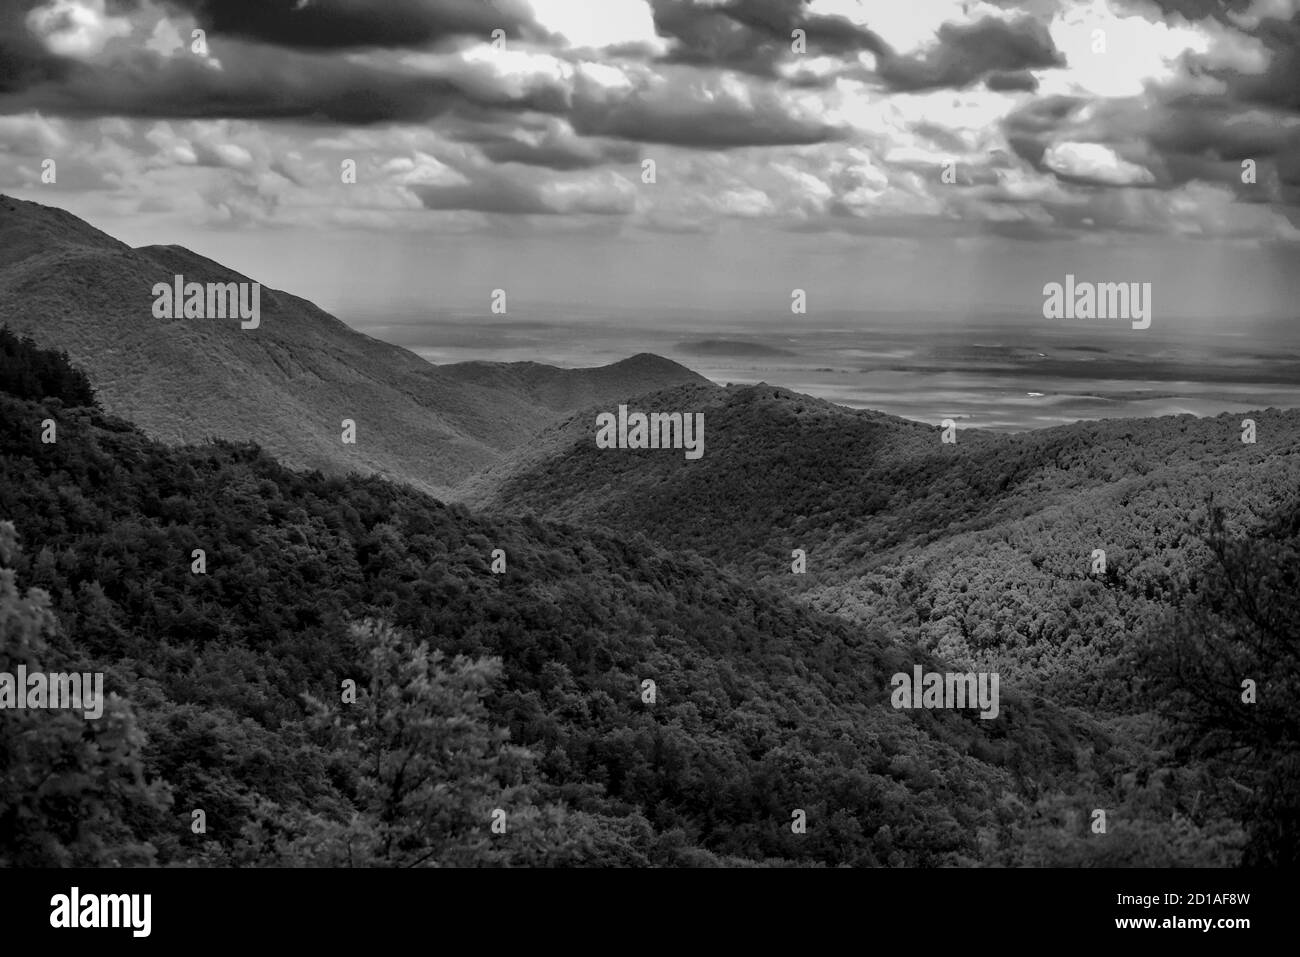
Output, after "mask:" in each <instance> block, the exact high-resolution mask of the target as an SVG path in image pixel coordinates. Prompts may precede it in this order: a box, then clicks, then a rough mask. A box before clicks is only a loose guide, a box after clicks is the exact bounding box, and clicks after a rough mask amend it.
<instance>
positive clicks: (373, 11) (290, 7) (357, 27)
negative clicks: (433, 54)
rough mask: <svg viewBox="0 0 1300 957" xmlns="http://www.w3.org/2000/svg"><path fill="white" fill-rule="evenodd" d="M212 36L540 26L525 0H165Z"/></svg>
mask: <svg viewBox="0 0 1300 957" xmlns="http://www.w3.org/2000/svg"><path fill="white" fill-rule="evenodd" d="M168 2H169V3H170V4H171V5H173V6H175V7H177V8H179V9H183V10H185V11H187V12H189V13H190V14H192V15H193V16H194V18H195V19H196V20H197V22H198V24H199V26H201V27H203V28H204V29H206V30H208V31H209V32H210V33H212V34H213V35H215V36H222V37H238V38H241V39H245V40H255V41H260V42H263V43H269V44H274V45H275V46H280V47H286V48H290V49H309V50H324V49H334V50H338V49H349V48H360V47H385V48H418V47H425V46H428V45H429V44H431V43H435V42H437V41H440V40H445V39H449V38H454V37H463V36H473V37H479V38H481V39H484V40H486V39H488V38H489V37H490V36H491V33H492V31H493V30H496V29H501V30H505V31H506V33H507V35H509V36H514V37H516V38H519V37H530V38H537V37H538V36H542V35H544V33H545V31H543V30H541V28H540V27H539V26H538V25H537V23H536V22H535V19H534V17H533V14H532V10H531V8H530V7H529V5H528V3H527V2H525V0H382V2H374V3H368V2H358V0H311V2H310V3H307V4H303V3H301V2H300V0H168Z"/></svg>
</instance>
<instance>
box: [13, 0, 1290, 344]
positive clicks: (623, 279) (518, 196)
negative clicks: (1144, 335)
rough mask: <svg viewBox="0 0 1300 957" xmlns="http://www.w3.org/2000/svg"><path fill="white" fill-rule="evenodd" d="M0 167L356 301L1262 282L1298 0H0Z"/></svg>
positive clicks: (921, 300) (904, 297)
mask: <svg viewBox="0 0 1300 957" xmlns="http://www.w3.org/2000/svg"><path fill="white" fill-rule="evenodd" d="M195 29H202V30H204V31H205V34H206V46H207V55H201V54H199V53H195V52H194V51H193V49H192V36H193V31H194V30H195ZM498 29H500V30H504V31H505V38H506V39H505V49H504V50H501V49H497V48H495V47H494V45H493V43H492V34H493V31H494V30H498ZM796 30H802V31H804V34H805V35H806V52H802V53H800V52H796V51H795V50H793V49H792V45H793V44H794V40H793V39H792V33H793V32H794V31H796ZM1098 31H1100V32H1098ZM47 158H52V159H54V160H55V161H56V162H57V174H58V179H57V183H55V184H52V185H43V184H42V183H41V181H40V177H41V163H42V160H44V159H47ZM346 159H352V160H355V162H356V164H357V183H356V184H355V185H353V184H344V183H343V182H341V177H340V164H341V163H342V162H343V161H344V160H346ZM645 159H652V160H654V161H655V164H656V179H657V182H655V183H653V184H647V183H644V182H643V181H642V169H643V167H642V161H643V160H645ZM1246 159H1250V160H1253V161H1254V163H1255V166H1256V173H1255V178H1256V180H1257V181H1256V182H1255V183H1253V184H1251V183H1243V182H1242V161H1243V160H1246ZM949 162H951V163H953V164H955V165H954V166H953V170H954V171H955V180H956V181H955V182H951V183H949V182H945V181H944V176H943V172H944V164H945V163H949ZM0 190H3V191H5V192H8V193H11V194H13V195H17V196H19V197H22V198H25V199H33V200H36V201H38V202H44V203H48V204H52V205H58V206H63V207H65V208H68V209H70V210H71V211H73V212H74V213H76V214H77V215H79V216H82V217H83V218H86V219H88V220H89V221H90V222H92V223H93V224H94V225H96V226H98V227H100V228H102V229H105V230H106V231H108V232H110V233H112V234H113V235H116V236H118V237H119V238H122V239H124V240H125V241H127V242H130V243H131V244H133V245H140V244H145V243H178V244H181V245H185V246H188V247H190V248H192V249H194V250H196V251H198V252H200V253H203V254H205V255H209V256H212V257H213V258H216V259H219V260H221V261H223V262H225V263H227V264H228V265H231V266H233V267H235V268H237V269H239V270H241V271H243V272H245V273H248V274H250V275H251V276H253V277H254V278H255V279H258V280H261V281H263V282H266V283H269V284H271V285H273V286H277V287H281V288H287V289H289V290H291V291H293V292H296V293H298V294H300V295H303V296H306V297H307V298H310V299H313V300H315V301H317V302H318V303H320V304H321V305H323V306H325V307H326V308H331V309H335V310H337V311H341V312H342V313H343V314H344V315H345V317H347V318H353V319H355V318H357V317H358V316H361V315H364V314H365V313H366V312H367V311H373V312H376V313H378V312H382V311H383V310H386V309H393V308H398V307H401V308H408V309H409V308H416V309H418V308H421V307H423V306H428V307H429V308H431V309H432V308H461V309H463V308H482V309H483V310H485V311H486V308H487V306H488V301H489V296H490V293H491V290H492V289H493V288H496V287H504V288H506V289H507V292H508V294H509V297H510V299H509V302H510V314H511V317H512V318H513V317H516V316H517V317H519V318H525V317H526V315H527V309H528V307H529V306H530V305H532V304H536V303H543V302H564V301H571V302H582V303H589V304H593V305H597V306H598V305H600V304H601V303H609V304H611V305H618V306H621V307H629V306H631V307H637V306H645V307H646V308H653V307H654V306H656V305H673V306H691V305H699V306H705V307H713V308H730V307H736V308H743V309H754V310H758V311H763V310H766V311H768V312H770V313H772V314H780V313H781V311H783V310H784V311H786V312H788V309H789V301H790V290H791V289H793V288H795V287H800V288H804V289H806V290H807V292H808V296H809V307H810V311H812V312H815V311H816V310H817V308H818V307H821V308H826V309H831V308H835V309H843V308H854V307H861V308H864V309H870V308H872V307H879V308H891V309H894V308H904V309H906V308H912V307H916V308H921V309H953V310H967V309H969V310H972V311H984V310H990V309H1010V310H1018V311H1021V312H1025V313H1033V312H1036V311H1038V310H1039V309H1040V307H1041V302H1042V287H1043V285H1044V284H1045V283H1047V282H1052V281H1059V280H1061V279H1062V278H1063V277H1064V275H1065V273H1067V272H1072V273H1074V274H1075V275H1076V276H1077V277H1079V278H1080V279H1094V280H1097V281H1126V280H1127V281H1143V282H1152V283H1153V287H1154V290H1155V291H1154V301H1155V308H1156V310H1157V318H1159V317H1160V316H1162V315H1166V316H1167V315H1171V314H1179V315H1181V314H1190V315H1205V316H1214V317H1222V318H1231V317H1239V316H1242V315H1252V314H1269V315H1278V314H1291V315H1294V314H1295V312H1296V306H1295V304H1296V303H1297V302H1300V269H1297V266H1298V265H1300V0H1239V2H1226V3H1214V2H1210V0H1091V2H1079V0H1025V2H1020V3H1001V2H983V0H968V2H960V0H879V2H876V0H861V2H859V0H491V2H489V0H382V2H381V0H0Z"/></svg>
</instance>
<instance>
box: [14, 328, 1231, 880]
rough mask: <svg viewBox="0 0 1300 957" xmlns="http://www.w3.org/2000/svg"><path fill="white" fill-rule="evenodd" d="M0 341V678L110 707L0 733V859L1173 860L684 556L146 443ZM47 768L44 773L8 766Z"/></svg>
mask: <svg viewBox="0 0 1300 957" xmlns="http://www.w3.org/2000/svg"><path fill="white" fill-rule="evenodd" d="M0 345H4V353H3V354H4V355H6V356H9V355H12V354H14V353H20V354H21V353H22V352H23V351H24V350H26V351H27V354H28V355H27V358H26V361H25V362H23V363H9V362H6V363H5V364H4V365H0V371H4V370H10V369H14V368H22V367H24V366H25V367H29V368H40V369H41V370H43V374H42V375H41V376H39V377H37V380H36V381H33V380H32V379H31V378H23V379H21V381H20V383H19V385H18V386H14V385H13V384H10V385H8V386H6V382H7V381H9V380H8V379H6V378H4V377H0V516H4V519H5V520H6V521H4V522H0V620H2V621H3V622H4V623H5V629H6V631H5V636H6V641H5V642H4V643H3V644H2V645H0V669H5V668H8V669H10V670H12V669H13V668H14V667H16V665H17V664H18V663H21V664H23V665H25V666H26V667H28V668H30V669H36V668H47V669H55V670H62V671H69V670H77V671H101V672H104V673H105V675H106V686H107V690H108V691H111V692H113V693H114V694H115V695H116V696H117V698H116V699H114V700H113V701H111V702H110V704H111V715H107V716H106V717H110V718H111V720H105V721H104V722H103V723H102V724H96V723H94V722H90V724H91V727H90V728H89V729H88V730H86V729H84V725H85V724H86V723H85V722H78V721H71V720H69V719H66V718H65V717H64V716H61V715H58V714H56V713H52V712H49V711H37V712H34V713H30V714H26V715H20V716H19V717H18V718H15V719H6V722H4V723H3V724H0V864H4V865H9V866H19V865H23V864H31V863H34V862H46V863H48V862H49V861H50V860H52V859H54V858H57V859H59V860H61V861H63V862H64V863H80V864H85V863H99V864H104V863H109V862H112V863H126V862H133V863H139V862H147V861H150V860H156V861H159V862H162V863H189V864H195V863H203V864H224V865H230V864H240V865H259V866H272V865H275V864H299V865H301V864H322V863H327V864H337V865H340V866H346V865H349V864H365V863H372V864H390V865H392V864H401V863H410V862H416V861H428V860H429V859H430V857H431V856H432V857H433V859H434V860H437V861H440V862H456V861H461V862H470V863H509V864H521V863H534V864H535V863H549V864H557V863H567V864H574V863H583V864H593V863H594V864H606V865H609V864H620V863H621V864H646V863H653V864H664V865H692V864H693V865H701V864H717V863H741V864H744V863H776V864H780V863H794V864H802V865H836V864H857V865H944V864H949V865H951V864H972V863H987V864H1016V863H1036V862H1041V860H1042V858H1043V857H1044V856H1045V855H1046V856H1048V857H1052V856H1055V857H1056V858H1058V859H1067V858H1070V857H1071V855H1076V856H1078V855H1081V856H1082V859H1086V860H1089V861H1092V862H1106V861H1110V862H1116V861H1123V860H1128V859H1131V858H1132V857H1133V855H1135V854H1137V855H1140V856H1143V855H1155V857H1154V858H1147V859H1153V860H1164V861H1168V860H1170V858H1169V857H1168V855H1166V854H1165V852H1163V851H1162V850H1161V847H1162V841H1163V831H1162V830H1161V829H1162V828H1164V827H1165V825H1163V824H1161V820H1162V818H1161V815H1162V814H1163V813H1164V808H1165V802H1166V801H1167V799H1168V795H1170V794H1173V793H1175V791H1165V792H1161V794H1159V795H1153V794H1150V793H1147V792H1146V791H1145V790H1142V791H1140V792H1139V793H1138V795H1137V798H1138V799H1140V800H1141V801H1144V802H1146V803H1145V804H1144V805H1141V806H1144V807H1149V808H1151V810H1149V811H1144V812H1142V813H1143V814H1147V815H1148V816H1149V818H1150V820H1149V821H1147V820H1146V819H1145V818H1144V819H1143V820H1144V823H1143V824H1142V827H1141V828H1129V829H1128V830H1125V831H1121V833H1122V834H1124V835H1126V836H1124V838H1123V839H1122V840H1117V841H1116V842H1114V843H1113V844H1109V845H1105V846H1102V845H1096V844H1093V845H1089V844H1088V843H1087V838H1086V836H1084V835H1082V834H1080V835H1076V836H1074V837H1069V838H1063V837H1062V836H1061V835H1060V834H1058V830H1059V827H1058V823H1057V820H1056V816H1055V811H1054V810H1052V809H1053V808H1054V807H1056V805H1057V803H1059V801H1060V800H1061V799H1062V798H1061V795H1063V794H1067V793H1069V792H1068V789H1069V787H1070V783H1071V781H1073V780H1074V779H1075V777H1076V773H1077V770H1076V764H1077V761H1078V755H1079V754H1087V755H1088V758H1087V760H1088V762H1089V764H1090V766H1091V767H1094V768H1096V769H1097V773H1098V774H1101V775H1102V776H1103V777H1104V778H1105V779H1106V780H1107V781H1111V780H1114V779H1116V778H1117V775H1118V774H1119V772H1120V771H1122V769H1123V768H1124V767H1125V766H1126V764H1125V762H1127V761H1128V760H1130V759H1129V756H1128V752H1129V745H1128V744H1126V743H1124V742H1122V741H1120V740H1119V739H1115V738H1112V737H1111V736H1109V735H1107V734H1105V733H1103V732H1102V731H1101V730H1100V729H1099V728H1097V727H1096V726H1095V725H1094V724H1093V723H1092V722H1091V721H1090V720H1089V719H1088V718H1087V717H1086V716H1082V715H1072V714H1066V713H1064V712H1062V711H1060V710H1059V709H1057V708H1056V707H1055V706H1054V705H1052V704H1050V703H1048V702H1044V701H1041V700H1036V699H1033V698H1031V697H1028V696H1025V695H1023V694H1021V693H1020V692H1019V690H1018V689H1016V688H1015V687H1013V686H1009V685H1003V687H1002V688H1001V693H1000V698H1001V703H1000V712H999V714H1000V720H996V721H985V720H982V719H981V718H980V717H979V716H978V715H977V714H975V713H974V712H973V711H969V710H966V711H955V710H915V711H913V710H897V709H895V708H893V707H891V705H890V676H891V675H892V674H894V673H897V672H910V669H911V668H912V666H913V665H919V666H921V667H923V668H925V669H931V668H934V667H936V666H937V664H938V663H937V662H936V661H935V660H934V659H933V658H932V657H931V656H929V655H927V654H924V653H922V652H918V651H917V650H916V649H913V648H909V647H908V646H906V645H905V644H904V643H901V642H898V641H896V640H892V639H890V638H889V637H888V636H886V635H883V634H881V633H879V632H877V631H874V630H871V629H862V628H857V627H854V626H852V625H850V624H849V623H847V622H845V621H843V620H841V619H837V618H835V617H833V616H831V615H827V614H824V613H821V612H818V611H816V610H813V609H810V608H807V607H804V606H801V605H799V604H797V603H796V602H793V601H791V600H789V599H787V598H785V597H783V596H781V595H779V594H776V593H774V592H773V591H772V590H770V589H765V588H758V587H754V586H753V585H751V584H748V583H746V582H744V581H742V580H740V579H739V578H737V577H736V576H734V575H732V574H730V573H728V572H726V571H724V570H722V569H719V568H718V567H717V566H716V565H714V564H712V563H711V562H708V561H707V560H704V559H701V558H699V557H695V556H690V555H682V554H675V553H671V552H668V551H665V550H662V549H658V548H654V547H649V546H646V545H644V544H642V545H634V544H633V543H630V542H629V541H627V540H625V539H623V538H621V537H619V536H615V535H611V534H609V533H603V532H586V531H577V530H574V529H570V528H564V527H561V526H558V525H555V524H552V523H543V522H538V521H536V520H533V519H529V518H500V517H495V516H489V515H483V514H476V513H473V512H471V511H469V510H468V509H466V508H464V507H463V506H460V505H455V504H453V505H447V504H443V503H441V502H439V501H436V500H435V499H433V498H431V497H429V496H427V495H424V494H422V493H420V492H418V491H416V490H413V489H410V488H407V487H404V486H401V485H398V484H394V483H389V482H387V481H384V480H382V479H379V478H377V477H373V476H370V477H362V476H358V475H349V476H345V477H329V476H323V475H321V474H319V473H302V472H295V471H292V470H289V469H286V468H284V467H283V466H282V465H280V464H279V463H277V462H275V461H274V460H273V459H271V458H270V457H269V456H267V455H266V454H265V453H264V452H262V451H259V450H257V449H256V448H253V447H251V446H242V445H233V444H231V443H227V442H215V443H204V444H199V445H193V446H185V447H179V448H175V447H169V446H166V445H163V444H160V443H158V442H156V441H153V440H151V439H149V438H147V437H146V436H144V435H142V434H141V433H140V432H139V431H137V430H136V429H135V428H133V427H132V426H131V425H130V424H129V423H126V422H124V421H122V420H120V419H116V418H113V417H109V416H105V415H104V414H102V413H101V412H99V411H98V410H96V409H95V408H94V407H93V406H90V405H87V404H86V402H85V401H84V399H83V398H82V396H83V392H84V390H83V389H82V388H81V387H80V384H79V382H78V380H77V378H76V377H75V376H72V375H68V374H55V373H56V372H57V371H58V370H57V369H55V368H54V365H55V364H56V363H55V362H54V361H53V360H51V359H50V357H48V356H44V357H42V356H38V355H34V354H33V352H32V348H31V347H30V345H28V344H24V343H22V342H20V341H18V340H15V339H13V337H0ZM5 375H6V376H7V375H8V373H7V372H6V373H5ZM44 383H49V384H44ZM6 388H7V389H8V390H9V392H10V393H11V394H5V390H6ZM15 390H16V391H15ZM46 419H53V420H54V421H55V422H56V423H57V426H58V434H57V441H54V442H49V443H45V442H42V441H41V440H40V438H39V436H40V434H41V431H42V428H43V426H42V423H43V422H44V421H45V420H46ZM8 520H11V521H12V523H13V525H12V526H10V525H8ZM15 528H16V535H15V531H14V530H15ZM15 539H16V541H15ZM196 549H200V550H202V553H203V554H202V560H203V567H202V568H201V569H200V570H197V571H196V568H195V562H196V561H197V559H196V558H195V555H196V552H195V550H196ZM497 549H500V550H501V554H502V556H503V558H504V561H505V562H506V565H505V567H504V568H500V569H498V570H497V572H496V573H494V571H493V569H492V564H493V561H494V559H493V552H494V550H497ZM349 680H352V681H353V682H354V683H355V684H356V686H357V694H358V695H359V697H358V698H357V699H356V701H355V702H350V701H349V700H348V698H347V696H346V693H345V694H343V695H342V696H341V695H340V691H339V689H340V688H341V687H342V688H343V689H344V690H345V692H346V689H347V683H348V681H349ZM648 680H649V681H653V682H654V684H655V686H656V692H655V695H656V696H655V697H653V698H651V699H649V700H648V699H647V696H646V684H645V682H646V681H648ZM379 695H384V696H385V697H384V699H383V700H384V701H385V702H386V703H385V704H384V706H383V707H382V708H379V709H376V706H375V705H374V704H373V703H372V702H373V701H374V700H375V699H374V698H373V697H372V696H379ZM340 700H342V703H340ZM426 708H427V709H432V710H431V711H429V712H425V711H421V710H419V709H426ZM367 715H369V718H368V719H367V718H366V716H367ZM14 721H18V722H20V723H18V724H14V723H13V722H14ZM442 734H446V735H452V736H454V737H453V738H445V737H438V735H442ZM507 734H508V737H509V742H510V743H509V746H507V745H506V743H505V740H506V736H507ZM449 742H450V743H449ZM521 747H522V748H525V749H527V750H526V751H520V750H519V749H520V748H521ZM46 751H49V752H50V753H59V754H61V755H67V756H68V757H67V759H66V760H64V761H63V762H62V764H60V766H59V768H53V769H52V768H49V767H46V766H45V764H44V763H43V761H42V760H39V759H37V758H31V759H30V760H29V761H28V762H27V763H24V761H23V760H22V758H21V755H26V754H28V753H29V752H30V753H31V754H34V755H35V754H43V753H45V752H46ZM104 754H111V755H113V756H114V759H113V761H112V762H106V761H105V760H104V758H103V755H104ZM380 754H382V757H383V761H378V760H376V759H375V756H376V755H380ZM430 762H431V763H432V764H433V765H436V775H435V776H434V778H433V780H434V781H436V782H437V787H436V788H434V787H432V786H430V787H424V786H423V785H422V783H421V781H422V779H421V778H420V777H419V775H420V774H425V775H428V774H433V773H434V769H433V768H430V767H429V764H430ZM440 762H443V763H440ZM446 762H450V763H446ZM65 767H66V769H67V770H66V771H65V770H61V769H62V768H65ZM408 769H409V771H410V774H409V776H408V775H405V774H404V772H406V771H407V770H408ZM65 776H72V777H75V780H77V781H79V782H85V781H91V782H93V784H94V786H93V787H92V786H88V785H87V786H81V787H78V788H75V789H74V788H72V787H71V786H69V785H67V784H66V782H65ZM1100 792H1108V793H1109V792H1110V785H1109V784H1100V785H1099V784H1097V783H1096V782H1092V783H1089V785H1088V790H1087V792H1086V793H1082V794H1080V795H1078V796H1077V799H1078V800H1079V801H1084V802H1094V801H1096V800H1098V794H1099V793H1100ZM1178 793H1181V792H1178ZM69 795H75V800H74V799H73V798H72V797H70V796H69ZM1107 799H1108V800H1111V801H1113V802H1114V803H1115V804H1119V803H1121V802H1122V800H1123V799H1122V798H1121V797H1120V796H1119V795H1118V794H1115V793H1110V796H1109V797H1108V798H1107ZM77 802H89V805H91V806H93V813H94V819H95V820H96V822H97V824H96V828H95V829H94V832H93V835H94V839H93V840H91V839H88V838H87V836H86V835H87V829H86V828H85V827H84V826H83V819H82V818H81V817H80V816H79V815H80V814H82V813H92V811H91V808H90V807H89V806H88V807H86V808H83V807H82V806H81V805H80V804H78V803H77ZM1089 806H1091V805H1089ZM1107 806H1112V805H1111V804H1108V805H1107ZM496 807H500V808H503V809H507V812H508V815H509V820H510V822H511V823H510V827H509V830H508V831H507V833H506V835H505V836H502V837H496V836H491V837H489V836H487V828H488V814H489V812H490V811H491V809H493V808H496ZM193 808H201V809H204V811H205V813H206V815H207V820H208V822H209V828H210V830H209V831H208V833H207V834H206V835H201V836H196V835H194V834H193V833H192V832H191V830H190V827H189V823H188V822H189V820H190V817H189V815H190V809H193ZM1133 808H1134V811H1135V813H1136V812H1137V809H1138V808H1139V804H1136V803H1135V804H1134V805H1133ZM799 814H803V815H805V817H806V821H807V829H806V831H799V830H797V829H794V828H792V827H791V822H792V820H794V819H798V816H799ZM15 816H16V817H15ZM15 819H18V820H21V821H22V822H23V823H22V826H21V827H19V828H17V829H15V828H14V827H13V825H12V821H13V820H15ZM178 822H179V823H178ZM214 825H215V826H214ZM1197 835H1199V832H1194V834H1193V836H1197ZM388 838H392V839H391V840H389V839H388ZM1062 842H1064V844H1062ZM1216 848H1219V845H1218V844H1214V843H1213V842H1209V843H1207V842H1201V843H1200V844H1198V845H1197V846H1196V849H1195V850H1194V851H1189V853H1191V854H1194V855H1205V854H1217V853H1219V850H1220V849H1221V848H1219V849H1216ZM1162 855H1163V856H1162Z"/></svg>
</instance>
